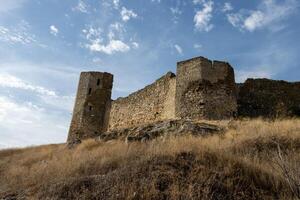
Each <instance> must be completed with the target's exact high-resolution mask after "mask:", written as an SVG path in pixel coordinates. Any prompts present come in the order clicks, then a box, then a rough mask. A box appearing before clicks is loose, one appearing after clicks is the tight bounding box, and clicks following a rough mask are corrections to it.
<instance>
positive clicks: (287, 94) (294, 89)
mask: <svg viewBox="0 0 300 200" xmlns="http://www.w3.org/2000/svg"><path fill="white" fill-rule="evenodd" d="M238 116H240V117H260V116H261V117H272V118H274V117H286V116H300V82H295V83H289V82H286V81H275V80H269V79H248V80H246V82H245V83H244V84H240V85H239V93H238Z"/></svg>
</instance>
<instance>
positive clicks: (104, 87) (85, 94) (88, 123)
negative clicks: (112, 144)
mask: <svg viewBox="0 0 300 200" xmlns="http://www.w3.org/2000/svg"><path fill="white" fill-rule="evenodd" d="M112 84H113V75H112V74H109V73H106V72H104V73H102V72H82V73H81V74H80V80H79V85H78V90H77V96H76V101H75V106H74V109H73V116H72V121H71V125H70V129H69V135H68V142H69V143H73V142H76V141H77V140H81V139H85V138H91V137H95V136H96V135H98V134H99V133H101V132H103V131H106V130H107V126H108V118H109V116H108V114H109V110H110V105H111V90H112Z"/></svg>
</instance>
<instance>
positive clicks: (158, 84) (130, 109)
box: [109, 72, 176, 130]
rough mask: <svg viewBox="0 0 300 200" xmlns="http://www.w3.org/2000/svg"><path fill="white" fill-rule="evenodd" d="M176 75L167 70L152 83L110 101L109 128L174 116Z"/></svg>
mask: <svg viewBox="0 0 300 200" xmlns="http://www.w3.org/2000/svg"><path fill="white" fill-rule="evenodd" d="M175 79H176V76H175V74H173V73H171V72H168V73H167V74H166V75H164V76H163V77H161V78H160V79H158V80H157V81H155V82H154V83H153V84H151V85H149V86H147V87H145V88H144V89H141V90H139V91H137V92H135V93H133V94H130V95H129V96H128V97H125V98H119V99H117V100H115V101H113V102H112V105H111V111H110V117H109V129H110V130H112V129H120V128H126V127H131V126H137V125H141V124H145V123H150V122H155V121H160V120H163V119H172V118H174V117H175V89H176V86H175V84H176V81H175Z"/></svg>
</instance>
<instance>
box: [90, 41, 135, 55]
mask: <svg viewBox="0 0 300 200" xmlns="http://www.w3.org/2000/svg"><path fill="white" fill-rule="evenodd" d="M88 47H89V49H90V50H91V51H96V52H102V53H105V54H109V55H111V54H114V53H116V52H127V51H129V50H130V47H129V46H128V45H127V44H125V43H124V42H122V41H120V40H110V41H109V43H108V44H106V45H103V44H101V42H100V40H95V41H94V42H93V43H92V44H91V45H89V46H88Z"/></svg>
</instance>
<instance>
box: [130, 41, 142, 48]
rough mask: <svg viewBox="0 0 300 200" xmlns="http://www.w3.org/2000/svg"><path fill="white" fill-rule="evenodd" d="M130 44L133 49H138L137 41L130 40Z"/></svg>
mask: <svg viewBox="0 0 300 200" xmlns="http://www.w3.org/2000/svg"><path fill="white" fill-rule="evenodd" d="M131 44H132V47H133V48H134V49H138V48H139V46H140V45H139V43H137V42H132V43H131Z"/></svg>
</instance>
